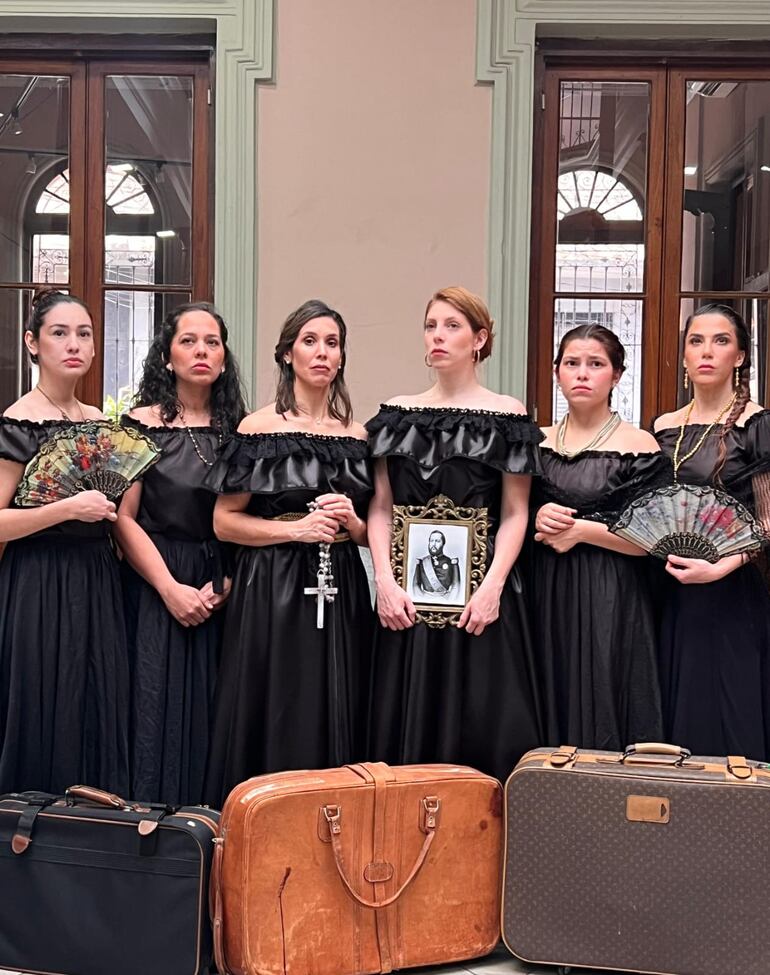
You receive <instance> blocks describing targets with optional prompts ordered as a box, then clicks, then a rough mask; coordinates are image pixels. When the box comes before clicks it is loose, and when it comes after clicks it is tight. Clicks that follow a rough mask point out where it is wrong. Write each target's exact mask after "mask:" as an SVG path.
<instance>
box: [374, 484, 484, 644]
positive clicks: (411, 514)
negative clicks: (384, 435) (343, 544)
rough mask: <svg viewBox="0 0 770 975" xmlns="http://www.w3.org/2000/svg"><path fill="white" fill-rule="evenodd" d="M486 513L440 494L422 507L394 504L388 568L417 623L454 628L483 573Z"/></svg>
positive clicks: (481, 509)
mask: <svg viewBox="0 0 770 975" xmlns="http://www.w3.org/2000/svg"><path fill="white" fill-rule="evenodd" d="M487 530H488V524H487V509H486V508H461V507H457V506H456V505H455V504H454V503H453V502H452V501H451V499H450V498H447V497H446V496H444V495H439V496H438V497H437V498H432V499H431V500H430V501H429V502H428V504H427V505H424V506H421V505H394V506H393V535H392V539H391V564H392V566H393V574H394V576H395V579H396V582H397V583H398V584H399V585H400V586H401V587H402V588H403V589H405V590H406V592H407V593H408V594H409V596H410V598H411V600H412V602H413V603H414V606H415V609H416V611H417V622H423V623H427V624H428V625H429V626H434V627H439V626H446V625H447V624H448V623H450V624H451V623H456V622H457V620H458V619H459V617H460V614H461V613H462V611H463V608H464V607H465V605H466V603H467V602H468V600H469V599H470V598H471V595H472V594H473V592H474V591H475V589H476V588H477V587H478V585H479V583H480V582H481V580H482V579H483V578H484V572H485V570H486V554H487V553H486V543H487Z"/></svg>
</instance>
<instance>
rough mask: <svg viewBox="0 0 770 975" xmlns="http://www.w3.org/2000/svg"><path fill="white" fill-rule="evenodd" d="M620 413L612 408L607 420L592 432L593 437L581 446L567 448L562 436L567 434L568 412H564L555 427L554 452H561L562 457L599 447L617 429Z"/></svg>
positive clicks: (574, 455) (572, 455)
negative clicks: (571, 448)
mask: <svg viewBox="0 0 770 975" xmlns="http://www.w3.org/2000/svg"><path fill="white" fill-rule="evenodd" d="M621 422H622V421H621V419H620V414H619V413H617V412H616V411H615V410H613V411H612V412H611V413H610V415H609V417H608V418H607V420H606V421H605V422H604V423H603V424H602V426H601V428H600V429H599V430H598V431H597V432H596V433H595V434H594V436H593V438H592V439H591V440H589V441H588V443H587V444H584V445H583V446H582V447H578V449H577V450H567V448H566V446H565V445H564V438H565V437H566V435H567V424H568V423H569V413H565V414H564V416H563V417H562V418H561V420H560V421H559V425H558V426H557V427H556V453H557V454H561V455H562V457H577V456H578V454H582V453H583V451H584V450H593V449H594V448H595V447H599V446H600V445H601V444H603V443H604V441H605V440H609V438H610V437H611V436H612V434H613V433H614V432H615V430H617V428H618V427H619V426H620V424H621Z"/></svg>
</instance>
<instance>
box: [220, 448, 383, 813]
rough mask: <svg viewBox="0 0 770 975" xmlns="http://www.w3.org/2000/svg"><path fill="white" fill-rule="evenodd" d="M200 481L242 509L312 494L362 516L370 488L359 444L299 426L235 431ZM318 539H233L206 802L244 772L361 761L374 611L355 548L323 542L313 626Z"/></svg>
mask: <svg viewBox="0 0 770 975" xmlns="http://www.w3.org/2000/svg"><path fill="white" fill-rule="evenodd" d="M208 484H209V486H210V487H212V488H213V489H215V490H218V491H220V492H222V493H229V494H233V493H235V494H240V493H250V494H251V495H252V497H251V500H250V501H249V506H248V508H247V513H248V514H251V515H255V516H256V517H258V518H276V517H277V516H279V515H283V514H288V513H297V514H302V515H304V514H307V511H308V507H307V506H308V502H310V501H312V500H313V499H314V498H316V497H318V496H319V495H321V494H328V493H335V494H347V495H348V496H349V497H350V498H351V500H352V501H353V504H354V506H355V509H356V511H357V513H358V514H359V515H360V516H362V517H365V514H366V509H367V506H368V503H369V499H370V497H371V494H372V480H371V471H370V464H369V459H368V451H367V446H366V442H365V441H363V440H358V439H356V438H354V437H329V436H323V435H317V434H309V433H280V434H236V436H235V437H234V438H233V439H232V441H231V442H230V443H229V444H228V445H227V446H226V447H225V448H224V451H223V453H222V458H221V460H220V461H219V462H218V464H217V466H216V467H215V468H214V469H213V470H212V473H211V476H210V478H209V480H208ZM318 556H319V546H318V545H317V544H314V543H313V544H307V543H302V542H286V543H283V544H279V545H262V546H245V545H244V546H237V547H236V550H235V569H234V573H233V588H232V592H231V594H230V599H229V603H228V608H227V618H226V621H225V635H224V641H223V652H222V664H221V668H220V673H219V684H218V688H217V695H216V710H215V720H214V733H213V737H212V742H211V749H210V754H209V764H208V772H207V775H206V789H205V791H206V796H207V801H208V802H210V803H211V804H213V805H219V804H220V803H221V802H223V801H224V799H225V797H226V796H227V794H228V792H229V791H230V790H231V789H232V788H233V786H235V785H237V784H238V783H239V782H242V781H243V780H244V779H247V778H249V777H250V776H252V775H261V774H262V773H265V772H280V771H283V770H287V769H303V768H310V769H312V768H328V767H333V766H337V765H344V764H345V763H347V762H353V761H359V760H361V759H362V758H364V757H365V756H364V747H363V745H364V732H363V725H364V722H365V720H366V717H365V709H366V703H367V692H368V686H369V656H370V652H371V638H372V624H373V612H372V606H371V598H370V594H369V583H368V580H367V577H366V572H365V570H364V566H363V563H362V561H361V557H360V555H359V552H358V546H357V545H356V544H355V543H354V542H353V541H352V540H350V539H348V540H347V541H340V542H335V543H334V544H332V546H331V557H332V572H333V575H334V585H335V586H336V587H337V589H338V593H337V595H336V597H335V599H334V602H333V603H327V604H326V606H325V611H324V627H323V629H321V630H319V629H317V628H316V599H315V597H314V596H309V595H305V593H304V589H305V587H314V586H315V585H316V573H317V571H318Z"/></svg>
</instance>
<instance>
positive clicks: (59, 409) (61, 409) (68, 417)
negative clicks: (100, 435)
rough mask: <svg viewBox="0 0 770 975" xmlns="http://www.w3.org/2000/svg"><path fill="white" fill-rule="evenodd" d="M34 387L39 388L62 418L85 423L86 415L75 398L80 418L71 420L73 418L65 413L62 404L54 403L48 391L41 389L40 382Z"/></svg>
mask: <svg viewBox="0 0 770 975" xmlns="http://www.w3.org/2000/svg"><path fill="white" fill-rule="evenodd" d="M35 388H36V389H38V390H40V392H41V393H42V394H43V396H45V398H46V399H47V400H48V402H49V403H50V404H51V406H53V407H54V409H57V410H58V411H59V412H60V413H61V415H62V419H64V420H69V421H70V423H85V419H86V415H85V413H84V412H83V407H82V406H81V405H80V403H79V402H78V401H77V400H75V402H76V403H77V404H78V409H79V410H80V419H79V420H73V418H72V417H71V416H69V415H68V414H67V412H66V410H65V409H64V407H63V406H59V404H58V403H56V402H55V401H54V400H52V399H51V397H50V396H49V395H48V393H46V391H45V390H44V389H43V387H42V386H41V385H40V383H37V385H36V386H35Z"/></svg>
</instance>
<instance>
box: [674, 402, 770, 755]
mask: <svg viewBox="0 0 770 975" xmlns="http://www.w3.org/2000/svg"><path fill="white" fill-rule="evenodd" d="M704 429H705V426H704V425H703V424H699V423H693V424H689V425H688V426H687V427H685V432H684V438H683V440H682V445H681V448H680V455H684V454H686V453H687V452H688V451H689V450H692V448H693V447H694V446H695V444H696V442H697V441H698V440H699V439H700V437H701V436H702V435H703V431H704ZM679 431H680V428H679V427H671V428H668V429H665V430H660V431H658V432H657V433H656V434H655V436H656V438H657V440H658V442H659V443H660V446H661V449H662V450H664V451H665V452H666V453H667V454H669V455H671V456H673V453H674V448H675V445H676V441H677V438H678V436H679ZM726 443H727V459H726V463H725V466H724V467H723V468H722V472H721V480H722V483H723V486H724V489H725V490H726V491H727V493H728V494H730V495H732V496H733V497H734V498H737V499H738V500H739V501H741V502H742V503H743V504H744V505H746V506H747V507H748V508H749V509H750V510H752V511H753V510H754V507H755V506H754V493H753V489H752V477H754V476H755V475H757V474H766V473H767V472H768V471H770V410H762V411H761V412H759V413H755V414H754V415H753V416H750V417H749V418H748V419H747V421H746V424H745V426H740V427H734V428H733V429H732V430H729V431H728V433H727V437H726ZM717 452H718V442H717V436H716V435H715V434H714V433H712V434H711V435H710V436H709V437H708V438H707V439H706V441H705V443H704V444H703V446H702V447H701V448H700V450H698V452H697V453H696V454H695V455H694V456H693V457H692V458H690V460H687V461H685V462H684V463H683V464H682V466H681V467H680V468H679V480H680V481H681V482H682V483H683V484H713V470H714V466H715V464H716V462H717ZM663 574H664V575H665V597H664V602H663V622H662V630H661V640H660V671H661V682H662V688H663V708H664V716H665V719H666V725H667V737H668V738H669V739H670V740H671V741H673V742H675V743H676V744H678V745H683V746H685V747H686V748H689V749H691V750H692V751H693V752H697V753H699V754H702V755H743V756H745V757H746V758H753V759H759V760H764V761H767V760H769V759H770V594H768V592H767V589H766V588H765V585H764V582H763V580H762V577H761V576H760V574H759V572H758V571H757V569H756V567H755V566H754V565H745V566H743V567H742V568H740V569H736V570H735V571H734V572H731V573H730V574H729V575H727V576H725V578H724V579H720V580H718V581H717V582H707V583H702V584H700V585H695V584H693V585H682V583H681V582H677V581H676V579H673V578H671V577H670V576H669V575H668V573H663Z"/></svg>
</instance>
